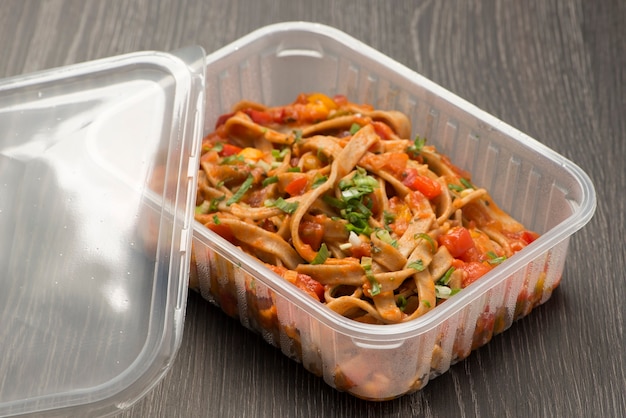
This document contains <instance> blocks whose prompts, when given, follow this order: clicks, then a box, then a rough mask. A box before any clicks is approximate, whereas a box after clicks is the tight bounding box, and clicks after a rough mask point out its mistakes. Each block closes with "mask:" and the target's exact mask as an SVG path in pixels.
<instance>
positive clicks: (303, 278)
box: [295, 273, 324, 302]
mask: <svg viewBox="0 0 626 418" xmlns="http://www.w3.org/2000/svg"><path fill="white" fill-rule="evenodd" d="M295 284H296V286H298V287H299V288H300V289H302V290H304V291H305V292H307V293H308V294H309V295H311V296H312V297H314V298H315V299H317V300H319V301H320V302H323V301H324V286H322V284H321V283H320V282H318V281H317V280H315V279H313V278H312V277H311V276H309V275H307V274H301V273H298V276H297V277H296V283H295Z"/></svg>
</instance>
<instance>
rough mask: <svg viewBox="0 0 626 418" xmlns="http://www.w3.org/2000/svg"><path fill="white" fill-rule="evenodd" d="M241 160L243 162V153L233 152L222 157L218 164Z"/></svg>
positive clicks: (239, 161)
mask: <svg viewBox="0 0 626 418" xmlns="http://www.w3.org/2000/svg"><path fill="white" fill-rule="evenodd" d="M243 162H245V159H244V158H243V155H239V154H234V155H229V156H228V157H224V158H223V159H222V162H221V163H220V164H222V165H223V164H233V163H243Z"/></svg>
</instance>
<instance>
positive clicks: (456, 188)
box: [448, 183, 465, 192]
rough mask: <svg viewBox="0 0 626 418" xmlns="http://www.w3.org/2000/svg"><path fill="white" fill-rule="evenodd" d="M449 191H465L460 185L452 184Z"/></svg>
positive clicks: (449, 185)
mask: <svg viewBox="0 0 626 418" xmlns="http://www.w3.org/2000/svg"><path fill="white" fill-rule="evenodd" d="M448 189H450V190H452V191H453V192H462V191H463V190H465V188H463V186H459V185H458V184H452V183H449V184H448Z"/></svg>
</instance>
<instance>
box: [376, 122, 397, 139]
mask: <svg viewBox="0 0 626 418" xmlns="http://www.w3.org/2000/svg"><path fill="white" fill-rule="evenodd" d="M372 126H373V127H374V131H375V132H376V134H377V135H378V136H379V137H381V138H382V139H385V140H388V139H391V138H393V135H394V132H393V130H392V129H391V128H390V127H389V125H387V124H386V123H384V122H378V121H374V122H372Z"/></svg>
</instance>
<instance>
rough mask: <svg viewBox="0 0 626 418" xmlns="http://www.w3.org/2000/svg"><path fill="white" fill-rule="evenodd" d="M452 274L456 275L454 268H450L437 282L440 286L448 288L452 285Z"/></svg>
mask: <svg viewBox="0 0 626 418" xmlns="http://www.w3.org/2000/svg"><path fill="white" fill-rule="evenodd" d="M452 273H454V267H450V268H449V269H448V270H447V271H446V273H445V274H444V275H443V276H442V277H441V279H439V280H438V281H437V283H438V284H440V285H444V286H446V285H447V284H448V283H450V278H451V277H452Z"/></svg>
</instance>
